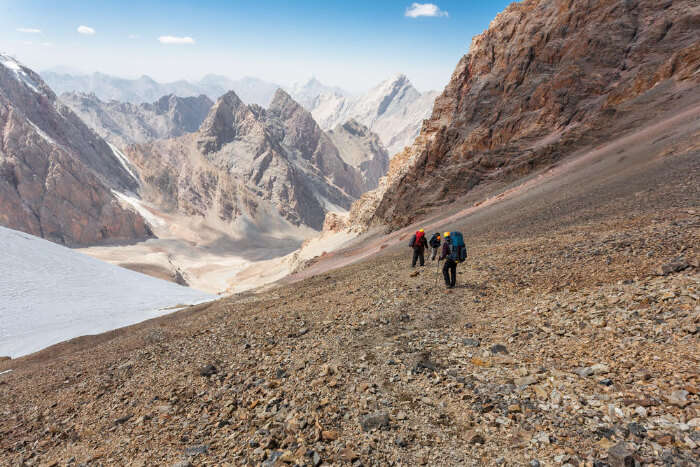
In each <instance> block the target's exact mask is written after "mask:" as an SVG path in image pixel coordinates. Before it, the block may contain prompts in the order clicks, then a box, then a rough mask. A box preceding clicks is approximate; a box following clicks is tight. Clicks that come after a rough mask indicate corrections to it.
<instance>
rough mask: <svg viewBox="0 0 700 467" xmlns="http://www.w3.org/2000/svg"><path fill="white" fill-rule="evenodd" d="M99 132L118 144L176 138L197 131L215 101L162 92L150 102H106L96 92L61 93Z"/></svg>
mask: <svg viewBox="0 0 700 467" xmlns="http://www.w3.org/2000/svg"><path fill="white" fill-rule="evenodd" d="M60 99H61V101H62V102H64V103H65V104H66V105H67V106H68V107H70V108H71V109H72V110H73V111H74V112H75V113H76V114H77V115H78V116H79V117H80V118H81V119H82V120H83V121H84V122H85V123H86V124H88V125H89V126H90V127H91V128H92V129H93V130H95V132H96V133H97V134H99V135H100V136H102V137H103V138H104V139H106V140H107V141H109V142H110V143H112V144H113V145H115V146H117V147H120V148H122V147H124V146H126V145H128V144H131V143H146V142H148V141H151V140H154V139H162V138H175V137H178V136H182V135H184V134H186V133H193V132H195V131H197V130H198V129H199V127H200V125H201V124H202V122H203V121H204V119H205V118H206V116H207V114H208V113H209V109H210V108H211V106H212V105H213V102H212V101H211V100H210V99H209V98H208V97H207V96H204V95H200V96H198V97H177V96H175V95H174V94H170V95H167V96H163V97H161V98H160V99H158V100H157V101H155V102H153V103H151V104H138V105H137V104H131V103H122V102H118V101H109V102H103V101H102V100H100V99H99V98H98V97H97V96H96V95H95V94H78V93H67V94H63V95H61V97H60Z"/></svg>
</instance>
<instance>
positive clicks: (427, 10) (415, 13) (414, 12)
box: [406, 3, 447, 18]
mask: <svg viewBox="0 0 700 467" xmlns="http://www.w3.org/2000/svg"><path fill="white" fill-rule="evenodd" d="M406 16H408V17H409V18H418V17H420V16H432V17H441V16H447V12H446V11H443V10H441V9H440V7H438V6H437V5H435V4H434V3H412V4H411V6H410V7H408V8H406Z"/></svg>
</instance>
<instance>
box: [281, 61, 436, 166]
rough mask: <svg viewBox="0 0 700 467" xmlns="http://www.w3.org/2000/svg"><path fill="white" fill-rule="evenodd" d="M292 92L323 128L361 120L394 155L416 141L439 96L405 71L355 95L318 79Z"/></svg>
mask: <svg viewBox="0 0 700 467" xmlns="http://www.w3.org/2000/svg"><path fill="white" fill-rule="evenodd" d="M291 94H292V96H293V97H294V98H295V99H298V101H299V102H300V103H302V105H304V107H305V108H307V109H308V110H310V111H311V113H312V114H313V116H314V118H315V119H316V121H317V122H318V123H319V125H321V127H322V128H323V129H325V130H330V129H332V128H335V127H336V126H338V125H342V124H343V123H345V122H346V121H348V120H353V119H354V120H357V121H358V122H359V123H361V124H363V125H365V126H367V127H368V128H369V129H370V130H371V131H373V132H375V133H377V134H378V135H379V137H380V139H381V141H382V143H383V144H384V146H386V148H387V150H388V151H389V154H391V155H394V154H395V153H396V152H398V151H400V150H401V149H403V148H404V147H405V146H407V145H409V144H411V143H412V142H413V139H414V138H415V137H416V136H417V135H418V132H419V130H420V126H421V123H422V122H423V119H425V118H427V117H428V116H429V115H430V110H431V109H432V106H433V101H434V99H435V97H436V96H437V93H435V92H426V93H424V94H421V93H419V92H418V91H417V90H416V89H415V88H414V87H413V85H412V84H411V82H410V81H409V80H408V78H406V76H405V75H402V74H399V75H396V76H394V77H392V78H390V79H388V80H386V81H384V82H383V83H380V84H379V85H378V86H376V87H374V88H372V89H371V90H369V91H368V92H367V93H365V94H363V95H360V96H355V97H351V96H349V95H348V94H347V93H344V92H342V91H341V90H337V89H334V88H328V87H326V86H323V85H322V84H321V83H319V82H318V81H316V80H312V81H310V82H309V83H306V84H305V85H303V86H297V87H295V88H294V89H292V92H291Z"/></svg>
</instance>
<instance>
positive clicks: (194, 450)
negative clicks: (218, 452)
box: [185, 444, 209, 456]
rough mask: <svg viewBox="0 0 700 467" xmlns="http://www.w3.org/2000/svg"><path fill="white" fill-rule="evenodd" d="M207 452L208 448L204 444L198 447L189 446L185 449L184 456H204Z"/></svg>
mask: <svg viewBox="0 0 700 467" xmlns="http://www.w3.org/2000/svg"><path fill="white" fill-rule="evenodd" d="M208 452H209V446H207V445H206V444H200V445H198V446H190V447H188V448H186V449H185V454H186V455H188V456H197V455H199V454H206V453H208Z"/></svg>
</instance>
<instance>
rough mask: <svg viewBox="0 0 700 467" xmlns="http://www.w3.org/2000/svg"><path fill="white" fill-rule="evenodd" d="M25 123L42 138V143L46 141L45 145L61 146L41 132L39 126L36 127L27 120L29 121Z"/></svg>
mask: <svg viewBox="0 0 700 467" xmlns="http://www.w3.org/2000/svg"><path fill="white" fill-rule="evenodd" d="M27 122H29V124H30V125H31V126H32V128H34V130H36V132H37V133H38V134H39V136H41V138H42V139H43V140H44V141H46V142H47V143H49V144H52V145H54V146H61V145H60V144H58V143H57V142H56V141H55V140H54V139H53V138H52V137H50V136H49V135H47V134H46V133H45V132H44V130H42V129H41V128H39V126H38V125H37V124H36V123H34V122H33V121H31V120H29V119H27Z"/></svg>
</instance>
